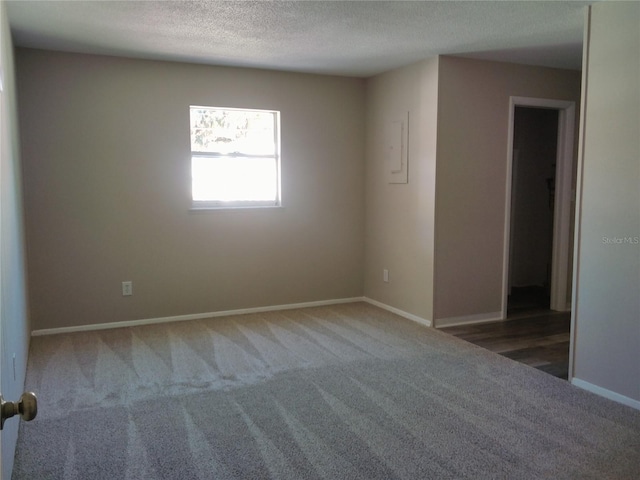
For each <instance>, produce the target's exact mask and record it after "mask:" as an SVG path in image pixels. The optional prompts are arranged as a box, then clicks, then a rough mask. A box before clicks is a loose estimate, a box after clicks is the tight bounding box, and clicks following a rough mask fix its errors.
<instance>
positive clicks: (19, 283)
mask: <svg viewBox="0 0 640 480" xmlns="http://www.w3.org/2000/svg"><path fill="white" fill-rule="evenodd" d="M0 69H1V70H2V77H3V78H2V80H3V82H2V83H3V88H2V93H0V96H1V99H0V169H1V170H0V247H1V248H0V250H1V252H2V253H1V255H0V282H1V286H0V339H1V342H2V344H1V348H0V355H1V358H0V364H1V371H0V377H1V378H2V385H1V389H0V392H1V393H2V395H3V396H4V398H5V400H9V401H16V400H18V398H19V397H20V395H21V394H22V391H23V388H24V379H25V373H26V369H27V353H28V350H29V331H30V330H29V318H28V308H27V294H26V276H25V274H26V272H25V270H26V268H25V252H24V226H23V218H22V190H21V185H22V180H21V172H20V162H19V158H20V154H19V148H18V144H19V142H18V130H17V123H18V122H17V112H16V87H15V78H14V65H13V47H12V43H11V35H10V34H9V25H8V23H7V16H6V11H5V4H4V2H1V3H0ZM14 358H15V367H14ZM18 425H19V422H18V420H17V419H11V420H8V421H7V422H6V423H5V425H4V429H3V430H2V462H1V463H2V472H0V478H6V479H8V478H11V469H12V467H13V454H14V451H15V447H16V441H17V438H18Z"/></svg>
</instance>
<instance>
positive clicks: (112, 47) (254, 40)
mask: <svg viewBox="0 0 640 480" xmlns="http://www.w3.org/2000/svg"><path fill="white" fill-rule="evenodd" d="M590 3H593V1H589V2H585V1H552V2H542V1H498V2H484V1H469V2H462V1H443V2H432V1H417V2H405V1H391V2H377V1H375V2H370V1H351V2H346V1H295V2H269V1H133V0H129V1H45V2H37V1H7V2H6V4H7V12H8V18H9V22H10V25H11V29H12V32H13V35H14V42H15V44H16V45H18V46H24V47H33V48H45V49H51V50H62V51H71V52H81V53H99V54H107V55H119V56H125V57H135V58H148V59H165V60H174V61H185V62H195V63H205V64H215V65H233V66H245V67H258V68H269V69H277V70H291V71H300V72H312V73H323V74H338V75H350V76H361V77H367V76H371V75H375V74H377V73H380V72H383V71H386V70H390V69H392V68H396V67H399V66H403V65H407V64H410V63H413V62H415V61H418V60H421V59H424V58H428V57H431V56H435V55H439V54H449V55H464V56H470V57H474V58H483V59H490V60H500V61H509V62H516V63H527V64H533V65H543V66H550V67H558V68H569V69H575V70H578V69H580V66H581V59H582V31H583V21H584V11H583V10H584V6H585V5H588V4H590Z"/></svg>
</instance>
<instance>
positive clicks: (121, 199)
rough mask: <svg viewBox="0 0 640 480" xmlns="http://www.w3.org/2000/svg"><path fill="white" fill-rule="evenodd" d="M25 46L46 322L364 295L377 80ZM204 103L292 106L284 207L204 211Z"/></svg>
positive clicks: (32, 257) (37, 291) (31, 228)
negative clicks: (197, 158)
mask: <svg viewBox="0 0 640 480" xmlns="http://www.w3.org/2000/svg"><path fill="white" fill-rule="evenodd" d="M16 56H17V60H16V61H17V74H18V83H19V86H20V88H19V95H20V97H19V100H20V121H21V138H22V148H23V163H24V173H25V204H26V227H27V246H28V258H29V277H30V283H29V287H30V297H31V313H32V321H33V328H34V329H43V328H53V327H63V326H78V325H85V324H95V323H102V322H117V321H123V320H135V319H148V318H158V317H167V316H174V315H184V314H197V313H204V312H216V311H225V310H231V309H240V308H250V307H260V306H271V305H280V304H289V303H298V302H308V301H320V300H327V299H340V298H348V297H353V296H360V295H362V271H363V243H364V238H363V233H364V204H363V202H364V190H363V189H364V186H363V185H364V180H363V178H364V164H363V157H364V154H363V148H364V145H363V138H364V126H363V121H362V119H363V116H364V88H363V83H364V81H363V80H360V79H351V78H342V77H330V76H318V75H304V74H294V73H280V72H271V71H260V70H249V69H234V68H221V67H211V66H199V65H188V64H176V63H163V62H154V61H141V60H128V59H120V58H114V57H102V56H90V55H77V54H65V53H54V52H47V51H38V50H30V49H18V50H17V54H16ZM192 104H195V105H214V106H228V107H247V108H258V109H276V110H280V111H281V124H282V171H283V173H282V198H283V204H284V207H283V208H281V209H252V210H242V211H210V212H204V213H203V212H198V213H195V212H190V211H189V207H190V164H189V162H190V159H189V148H190V147H189V123H188V122H189V119H188V118H189V117H188V114H189V105H192ZM124 280H132V281H133V291H134V295H133V296H132V297H123V296H122V295H121V282H122V281H124Z"/></svg>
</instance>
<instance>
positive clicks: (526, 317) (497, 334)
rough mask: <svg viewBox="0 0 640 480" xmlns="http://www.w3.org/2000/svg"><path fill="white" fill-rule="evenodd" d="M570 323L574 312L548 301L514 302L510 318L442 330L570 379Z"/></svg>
mask: <svg viewBox="0 0 640 480" xmlns="http://www.w3.org/2000/svg"><path fill="white" fill-rule="evenodd" d="M511 305H512V304H511V302H510V307H511ZM547 305H548V304H547ZM570 325H571V313H570V312H554V311H552V310H549V309H548V307H547V306H546V305H544V304H543V305H540V304H535V305H534V304H529V303H527V304H525V303H524V302H522V303H519V302H514V303H513V308H509V311H508V319H507V320H506V321H502V322H492V323H484V324H479V325H478V324H476V325H461V326H456V327H446V328H442V329H441V330H442V331H443V332H446V333H448V334H450V335H453V336H455V337H458V338H461V339H463V340H466V341H468V342H471V343H473V344H475V345H478V346H480V347H483V348H486V349H487V350H490V351H492V352H495V353H499V354H500V355H503V356H505V357H508V358H511V359H513V360H516V361H518V362H520V363H525V364H527V365H530V366H532V367H535V368H537V369H539V370H542V371H544V372H547V373H549V374H551V375H554V376H556V377H558V378H563V379H565V380H566V379H567V376H568V369H569V331H570Z"/></svg>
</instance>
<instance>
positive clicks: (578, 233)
mask: <svg viewBox="0 0 640 480" xmlns="http://www.w3.org/2000/svg"><path fill="white" fill-rule="evenodd" d="M583 45H584V47H583V49H582V88H581V92H580V125H579V130H578V165H577V170H576V203H575V212H574V218H575V227H574V233H573V291H572V292H571V337H570V339H569V372H568V376H569V380H570V381H573V375H574V372H575V360H576V358H575V357H576V353H575V344H576V334H577V333H576V332H577V323H578V321H577V319H578V315H579V311H578V297H579V293H578V292H579V291H580V288H579V284H580V251H581V248H582V247H581V245H582V191H583V188H582V185H583V168H584V141H585V139H584V133H585V131H586V128H587V127H586V123H587V91H588V88H589V51H590V47H591V6H588V7H587V8H586V9H585V13H584V40H583Z"/></svg>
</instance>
